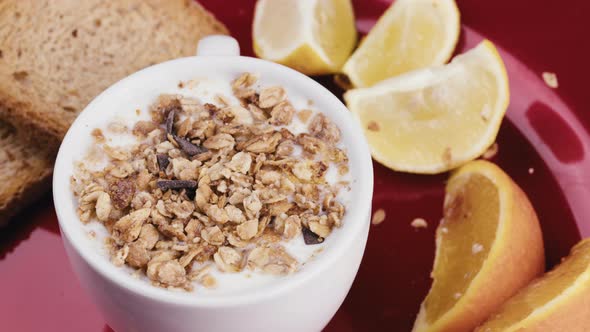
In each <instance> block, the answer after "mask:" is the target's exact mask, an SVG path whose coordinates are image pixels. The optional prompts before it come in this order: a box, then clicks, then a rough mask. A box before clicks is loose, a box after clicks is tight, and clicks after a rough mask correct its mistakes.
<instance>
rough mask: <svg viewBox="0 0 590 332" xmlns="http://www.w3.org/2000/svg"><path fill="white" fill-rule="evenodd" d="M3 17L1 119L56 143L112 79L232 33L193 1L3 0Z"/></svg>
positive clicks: (0, 15)
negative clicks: (212, 36)
mask: <svg viewBox="0 0 590 332" xmlns="http://www.w3.org/2000/svg"><path fill="white" fill-rule="evenodd" d="M0 22H1V23H2V24H0V106H3V107H0V117H1V118H3V119H5V120H6V121H8V122H10V123H11V124H13V125H14V126H15V127H17V128H19V129H20V130H22V131H27V132H32V133H34V137H35V140H36V141H39V140H43V141H50V142H51V143H57V142H58V141H59V140H61V138H63V136H64V135H65V133H66V131H67V130H68V128H69V126H70V124H71V123H72V121H73V120H74V119H75V118H76V116H77V115H78V113H79V112H80V111H81V110H82V109H83V108H84V107H85V106H86V105H87V104H88V103H89V102H90V101H91V100H92V99H93V98H94V97H95V96H96V95H98V94H99V93H100V92H101V91H103V90H104V89H105V88H107V87H108V86H110V85H111V84H113V83H114V82H116V81H118V80H120V79H121V78H123V77H125V76H127V75H129V74H131V73H133V72H135V71H137V70H139V69H141V68H144V67H147V66H149V65H152V64H156V63H159V62H162V61H165V60H170V59H174V58H178V57H183V56H190V55H194V53H195V50H196V46H197V42H198V40H199V39H201V38H202V37H204V36H205V35H209V34H227V29H226V28H225V27H224V26H223V24H221V23H220V22H218V21H217V20H216V19H215V18H214V17H213V16H212V15H211V14H209V13H208V12H207V11H206V10H205V9H203V7H201V5H199V4H198V3H197V2H195V1H190V0H84V1H80V0H2V1H0ZM52 140H53V141H52Z"/></svg>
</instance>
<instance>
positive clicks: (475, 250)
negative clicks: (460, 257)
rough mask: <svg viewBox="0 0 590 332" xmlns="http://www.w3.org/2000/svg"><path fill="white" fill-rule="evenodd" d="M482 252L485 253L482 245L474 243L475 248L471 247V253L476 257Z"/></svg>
mask: <svg viewBox="0 0 590 332" xmlns="http://www.w3.org/2000/svg"><path fill="white" fill-rule="evenodd" d="M482 251H483V245H481V244H480V243H474V244H473V246H471V253H472V254H474V255H475V254H479V253H480V252H482Z"/></svg>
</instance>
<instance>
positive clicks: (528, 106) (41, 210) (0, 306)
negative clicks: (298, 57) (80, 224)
mask: <svg viewBox="0 0 590 332" xmlns="http://www.w3.org/2000/svg"><path fill="white" fill-rule="evenodd" d="M201 2H202V3H203V4H204V5H205V6H206V7H207V8H209V9H210V10H211V11H213V12H214V13H215V14H216V15H217V16H218V17H219V18H220V19H221V20H222V21H223V22H225V23H226V24H227V25H228V27H229V28H230V29H231V31H232V33H233V35H234V36H235V37H237V38H238V39H239V40H240V42H241V46H242V49H243V52H244V53H245V54H252V52H251V40H250V24H251V19H252V11H253V6H254V3H255V1H254V0H233V1H228V0H226V1H220V0H207V1H205V0H202V1H201ZM354 2H355V10H356V15H357V23H358V27H359V29H360V30H361V31H362V32H366V31H367V30H368V29H369V28H370V27H371V26H372V25H373V24H374V22H375V20H376V19H377V18H378V17H379V15H380V14H381V13H382V12H383V11H384V10H385V8H386V7H387V6H388V5H389V3H390V2H391V0H357V1H354ZM458 4H459V7H460V10H461V16H462V21H463V29H462V34H461V40H460V43H459V46H458V52H463V51H465V50H467V49H469V48H471V47H473V46H474V45H475V44H477V42H479V41H480V40H481V39H482V38H483V36H485V37H486V38H488V39H490V40H492V41H493V42H494V43H496V45H497V46H498V47H499V48H500V52H501V54H502V57H503V58H504V61H505V62H506V66H507V68H508V74H509V76H510V83H511V94H512V100H511V105H510V109H509V110H508V119H507V120H506V121H504V124H503V125H502V129H501V130H500V135H499V137H498V144H499V146H500V151H499V154H498V155H497V157H496V158H495V160H494V161H495V162H496V163H498V164H499V165H500V166H501V167H502V168H503V169H504V170H506V171H507V172H508V173H509V174H510V175H511V176H512V177H513V178H514V179H515V180H516V182H518V183H519V184H520V185H521V186H522V187H523V189H524V190H525V191H526V193H527V194H528V195H529V197H530V199H531V201H532V203H533V205H534V206H535V209H536V210H537V213H538V215H539V218H540V220H541V223H542V228H543V233H544V237H545V246H546V251H547V264H548V266H552V265H554V264H555V263H557V262H558V261H559V259H560V258H561V257H563V256H564V255H566V254H567V252H568V251H569V248H570V247H571V246H572V245H573V244H574V243H576V242H577V241H578V240H579V239H580V235H582V236H590V204H588V197H590V179H589V175H590V135H589V133H590V112H589V110H590V102H588V100H589V99H588V93H587V92H586V90H587V89H588V83H587V81H588V77H590V70H589V66H588V64H587V61H588V59H590V44H588V43H587V42H586V37H585V34H584V32H585V31H590V20H588V19H587V18H586V17H585V16H584V15H585V13H588V12H590V2H588V1H586V0H571V1H569V2H568V3H567V5H564V4H563V2H558V1H544V3H543V4H542V5H541V4H540V3H539V1H538V0H519V1H513V0H494V1H485V2H484V1H479V0H463V1H461V0H458ZM187 33H188V32H187ZM544 71H549V72H555V73H556V74H557V76H558V79H559V88H558V89H550V88H549V87H547V86H546V85H545V83H544V82H543V80H542V79H541V74H542V72H544ZM319 80H320V81H322V82H325V83H326V85H327V86H328V87H330V88H331V89H332V90H333V91H334V92H335V93H338V94H339V93H341V91H338V90H337V89H336V88H335V87H334V85H333V84H332V83H331V79H330V78H319ZM445 179H446V176H445V175H442V176H413V175H406V174H400V173H395V172H392V171H390V170H388V169H386V168H384V167H382V166H380V165H378V164H375V195H374V202H373V208H374V209H377V208H383V209H385V211H386V212H387V218H386V220H385V221H384V222H383V223H382V224H380V225H378V226H372V228H371V233H370V236H369V242H368V245H367V251H366V254H365V257H364V260H363V263H362V265H361V268H360V271H359V274H358V276H357V278H356V281H355V283H354V285H353V287H352V289H351V291H350V294H349V295H348V298H347V299H346V302H345V303H344V305H343V306H342V307H341V309H340V311H338V313H337V314H336V316H335V317H334V319H333V320H332V322H331V323H330V325H329V326H328V327H327V328H326V331H408V330H410V328H411V326H412V323H413V320H414V317H415V315H416V312H417V311H418V306H419V304H420V301H421V300H422V298H423V297H424V295H425V294H426V292H427V290H428V287H429V285H430V279H429V277H428V275H429V272H430V269H431V266H432V260H433V253H434V229H435V227H436V224H437V222H438V220H439V219H440V218H441V214H442V211H441V210H442V199H443V187H444V182H445ZM416 217H421V218H424V219H426V220H427V221H428V222H429V226H428V228H427V229H421V230H416V229H414V228H412V227H411V226H410V222H411V220H413V219H414V218H416ZM16 219H18V220H14V223H13V224H12V226H10V228H9V229H7V230H2V232H1V234H0V276H1V277H0V278H1V279H0V280H1V282H0V299H1V300H0V329H1V330H3V331H101V332H107V331H111V329H110V328H109V327H108V326H107V325H106V324H105V322H104V320H103V319H102V318H101V316H100V314H99V313H98V311H97V310H96V308H95V307H94V305H93V304H92V303H91V302H90V301H89V299H88V297H87V296H86V294H85V293H84V292H83V291H82V290H81V288H80V286H79V285H78V282H77V280H76V279H75V277H74V275H73V273H72V271H71V270H70V266H69V264H68V261H67V259H66V256H65V252H64V250H63V247H62V243H61V240H60V238H59V230H58V227H57V220H56V217H55V213H54V211H53V207H52V202H51V198H50V197H49V196H47V197H46V198H45V199H44V200H42V201H41V202H40V203H38V204H37V205H35V206H34V207H31V208H30V209H29V211H28V212H26V213H24V214H22V215H20V216H19V217H17V218H16Z"/></svg>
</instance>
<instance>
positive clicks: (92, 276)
mask: <svg viewBox="0 0 590 332" xmlns="http://www.w3.org/2000/svg"><path fill="white" fill-rule="evenodd" d="M197 53H198V56H195V57H187V58H181V59H177V60H172V61H168V62H164V63H161V64H158V65H154V66H151V67H149V68H146V69H143V70H141V71H139V72H136V73H134V74H132V75H130V76H129V77H127V78H125V79H123V80H121V81H119V82H117V83H116V84H114V85H112V86H111V87H110V88H108V89H107V90H105V91H104V92H103V93H101V94H100V95H99V96H98V97H96V99H94V100H93V101H92V102H91V103H90V104H89V105H88V106H87V107H86V108H85V109H84V111H83V112H82V113H81V114H80V115H79V117H78V118H77V119H76V121H75V122H74V123H73V125H72V127H71V128H70V130H69V131H68V133H67V135H66V136H65V138H64V140H63V143H62V145H61V148H60V150H59V154H58V156H57V160H56V163H55V171H54V176H53V197H54V202H55V209H56V211H57V217H58V219H59V226H60V229H61V233H62V239H63V242H64V245H65V248H66V251H67V253H68V256H69V259H70V262H71V264H72V266H73V268H74V271H75V272H76V274H77V275H78V278H79V280H80V282H81V283H82V285H83V286H84V288H85V289H86V290H87V292H88V293H89V294H90V296H91V297H92V299H93V300H94V302H95V303H96V305H97V306H98V308H99V309H100V311H101V312H102V314H103V315H104V318H105V319H106V321H107V323H108V324H109V325H110V326H111V327H112V328H113V329H114V330H116V331H117V332H134V331H137V332H163V331H181V332H184V331H187V332H188V331H206V332H214V331H232V332H239V331H257V332H264V331H273V332H274V331H294V332H295V331H296V332H305V331H320V330H321V329H322V328H323V327H324V326H325V325H326V324H327V323H328V322H329V321H330V319H331V318H332V316H333V315H334V314H335V313H336V311H337V310H338V308H339V307H340V305H341V304H342V302H343V300H344V298H345V297H346V294H347V293H348V291H349V289H350V286H351V284H352V282H353V280H354V277H355V275H356V273H357V271H358V268H359V265H360V262H361V258H362V256H363V252H364V249H365V244H366V241H367V235H368V231H369V224H370V223H369V217H370V208H371V199H372V193H373V168H372V164H371V155H370V153H369V148H368V145H367V143H366V140H365V138H364V136H363V132H362V130H361V128H360V127H359V125H358V124H357V123H356V122H355V121H354V120H353V118H352V116H351V114H350V113H349V111H348V110H347V109H346V107H345V106H344V105H343V104H342V103H341V102H340V100H338V98H336V97H335V96H334V95H333V94H332V93H330V92H329V91H328V90H326V89H325V88H324V87H322V86H321V85H320V84H318V83H317V82H315V81H314V80H312V79H310V78H309V77H307V76H305V75H303V74H301V73H299V72H296V71H294V70H292V69H289V68H287V67H284V66H282V65H279V64H275V63H272V62H268V61H264V60H260V59H255V58H250V57H241V56H239V47H238V45H237V42H236V41H235V40H234V39H233V38H230V37H225V36H212V37H207V38H205V39H203V40H202V41H201V42H200V43H199V47H198V52H197ZM243 72H254V73H258V74H260V77H261V80H262V82H263V83H264V82H268V83H271V84H278V85H281V86H283V87H285V88H286V90H287V91H297V92H298V93H300V94H302V95H304V96H306V97H307V98H309V99H310V100H312V101H313V103H314V106H315V107H316V108H317V109H318V110H319V111H321V112H324V113H325V114H326V115H327V116H328V117H329V118H330V119H331V120H332V121H333V122H335V123H336V124H337V125H338V127H339V128H340V129H341V131H342V139H343V144H344V146H345V148H346V149H347V151H348V156H349V158H350V163H349V167H350V174H351V177H352V184H351V188H352V190H351V193H350V194H351V202H353V203H352V204H350V205H349V206H347V207H346V208H347V211H346V214H345V217H344V220H343V226H342V227H341V228H340V229H338V230H337V231H338V232H341V234H339V236H338V239H337V240H334V241H330V242H327V243H326V247H325V250H324V251H323V252H322V253H321V254H319V255H318V256H317V257H316V258H315V259H313V260H311V261H309V262H307V263H306V265H305V267H304V268H303V269H302V270H301V271H298V272H297V273H295V274H293V275H290V276H286V277H284V280H281V281H280V282H278V283H273V284H272V285H268V286H266V285H265V286H264V287H263V288H262V289H256V290H255V291H248V290H246V291H243V292H236V293H230V294H227V293H223V294H220V295H211V293H209V294H207V295H206V296H203V295H201V296H200V294H199V292H198V291H197V292H195V293H186V292H174V291H170V290H166V289H161V288H157V287H154V286H152V285H150V284H149V283H148V282H145V281H143V280H136V279H134V278H133V277H132V276H130V275H129V273H126V272H123V271H122V269H121V268H117V267H115V266H114V265H112V264H111V262H110V261H109V259H108V257H105V256H104V255H101V254H99V253H98V252H97V250H96V248H95V247H92V246H91V245H89V243H90V242H91V239H89V237H88V235H87V231H86V230H85V229H84V227H83V225H82V223H81V222H80V220H79V218H78V216H77V214H76V207H77V200H76V199H75V197H74V195H73V193H72V191H71V188H70V178H71V176H72V174H73V165H74V162H75V161H78V160H81V158H82V157H83V156H84V154H85V152H86V150H87V149H88V145H89V144H91V143H90V142H91V135H90V132H91V131H92V129H94V128H95V127H97V123H103V122H104V121H105V119H107V118H109V117H113V116H114V115H116V114H117V112H119V113H120V112H124V111H129V112H132V111H133V109H132V108H130V107H129V105H132V104H133V103H137V102H138V101H141V102H142V103H144V104H146V105H147V104H148V103H150V102H153V101H154V100H155V98H156V97H157V96H158V95H159V94H161V93H162V91H163V90H164V89H165V87H169V86H171V85H172V86H175V85H176V84H178V82H179V81H181V80H183V81H187V80H190V79H193V78H194V77H196V76H199V77H215V76H216V75H219V74H220V73H225V74H231V75H234V77H236V76H237V75H239V74H240V73H243ZM212 294H215V293H214V292H213V293H212ZM74 314H75V313H74Z"/></svg>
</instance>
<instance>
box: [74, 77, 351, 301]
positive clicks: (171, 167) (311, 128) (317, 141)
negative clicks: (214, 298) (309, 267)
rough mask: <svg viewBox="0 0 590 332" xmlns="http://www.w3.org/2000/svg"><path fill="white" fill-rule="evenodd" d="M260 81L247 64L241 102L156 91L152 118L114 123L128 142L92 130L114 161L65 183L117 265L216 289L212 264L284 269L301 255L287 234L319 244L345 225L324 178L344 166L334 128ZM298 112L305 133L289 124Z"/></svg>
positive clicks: (79, 167) (80, 166)
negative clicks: (101, 230)
mask: <svg viewBox="0 0 590 332" xmlns="http://www.w3.org/2000/svg"><path fill="white" fill-rule="evenodd" d="M256 81H257V77H256V76H255V75H252V74H249V73H245V74H243V75H241V76H240V77H238V78H236V79H235V80H234V81H233V82H232V90H233V94H234V96H233V97H235V98H237V100H238V101H239V102H240V104H238V105H234V104H232V101H231V99H230V98H228V97H227V96H223V95H217V96H215V101H216V102H215V104H212V103H205V104H203V103H201V102H200V100H198V99H195V98H189V97H184V96H182V95H162V96H160V97H159V98H158V100H157V101H156V103H155V104H154V105H153V106H152V107H151V109H150V114H151V118H152V119H151V121H138V122H137V123H136V124H135V125H134V126H132V127H131V128H128V127H127V126H124V125H121V124H111V125H110V126H109V130H111V131H114V132H117V133H127V134H130V135H134V136H135V137H136V138H137V142H138V143H136V144H135V145H133V146H129V147H116V146H110V145H108V144H107V140H106V139H105V137H104V135H103V133H102V132H101V131H100V129H96V130H94V131H93V136H94V137H95V143H96V145H97V146H99V147H100V149H101V150H102V151H103V152H104V154H105V155H106V156H107V157H108V160H109V161H108V163H107V165H106V166H105V167H103V168H100V169H98V170H93V169H90V167H87V165H86V164H85V163H84V162H79V163H77V164H76V170H75V174H74V175H73V177H72V189H73V192H74V193H75V195H76V197H77V198H78V201H79V205H78V214H79V216H80V219H81V221H82V222H85V223H86V222H89V221H90V220H97V221H98V222H100V223H102V224H103V225H104V226H105V228H106V229H107V230H108V232H109V237H108V238H107V244H108V248H109V252H110V253H111V261H112V262H113V264H115V265H118V266H123V265H126V266H129V267H131V268H134V269H137V271H140V273H143V274H144V275H145V276H147V278H148V279H149V280H150V281H151V282H152V283H153V284H154V285H156V286H160V287H165V288H169V287H173V288H183V289H186V290H190V289H192V287H194V286H193V282H197V283H199V284H201V285H202V286H204V287H207V288H210V287H214V286H215V284H216V282H215V279H214V278H213V277H212V275H211V274H210V267H211V266H216V267H217V269H219V270H220V271H223V272H226V273H237V272H241V271H244V270H251V271H259V272H260V273H267V274H275V275H287V274H290V273H293V272H294V271H297V269H299V268H300V267H301V263H302V262H298V261H297V260H296V259H295V258H294V257H293V256H291V255H290V254H289V253H288V251H287V250H286V249H285V247H284V243H285V242H287V241H290V240H292V239H294V238H297V237H301V238H303V240H304V242H305V243H306V244H308V245H312V244H317V243H322V242H323V241H324V239H325V238H326V237H329V236H330V234H331V233H332V231H333V229H334V228H337V227H340V226H341V225H342V219H343V217H344V214H345V207H344V205H343V204H342V203H341V202H340V201H339V200H338V199H337V196H338V191H339V190H340V189H342V187H343V186H342V183H341V182H338V183H334V184H332V183H330V182H329V181H327V180H326V173H327V172H328V170H329V169H330V168H333V169H335V170H336V173H337V174H339V175H344V174H346V173H347V172H348V157H347V154H346V152H345V151H344V150H342V149H341V148H339V147H338V143H339V142H340V139H341V133H340V130H339V128H338V127H337V126H336V125H335V124H334V123H333V122H332V121H330V119H328V118H327V117H326V116H325V115H323V114H322V113H317V112H315V114H314V112H313V111H311V110H309V109H305V110H300V111H298V110H296V109H295V107H294V106H293V105H292V103H291V102H290V100H289V98H288V95H287V92H286V91H285V89H284V88H282V87H280V86H272V87H267V88H262V89H260V88H256V87H255V85H256V84H255V83H256ZM187 85H188V86H190V84H187ZM184 86H185V84H182V86H181V85H179V87H180V88H183V87H184ZM295 115H297V116H298V118H299V119H300V120H303V123H304V124H306V125H307V131H306V132H303V133H299V134H295V133H293V132H291V131H290V130H289V129H288V126H289V125H290V124H291V123H292V121H293V120H294V118H295Z"/></svg>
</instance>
